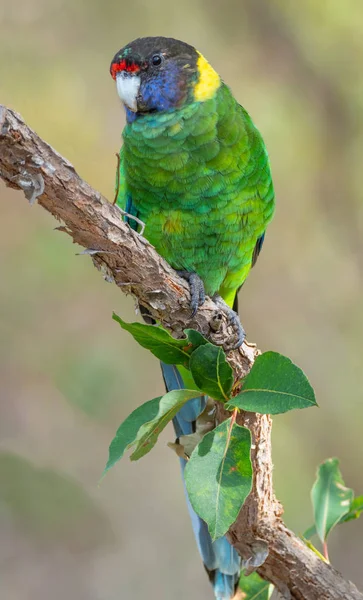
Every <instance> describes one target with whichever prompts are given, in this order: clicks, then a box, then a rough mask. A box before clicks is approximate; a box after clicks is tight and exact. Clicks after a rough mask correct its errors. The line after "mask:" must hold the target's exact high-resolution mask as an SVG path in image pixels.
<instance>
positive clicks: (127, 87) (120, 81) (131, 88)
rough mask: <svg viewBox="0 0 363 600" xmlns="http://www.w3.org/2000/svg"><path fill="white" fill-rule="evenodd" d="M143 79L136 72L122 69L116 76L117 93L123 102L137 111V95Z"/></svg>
mask: <svg viewBox="0 0 363 600" xmlns="http://www.w3.org/2000/svg"><path fill="white" fill-rule="evenodd" d="M140 83H141V79H140V77H139V75H137V74H135V73H128V72H126V71H121V72H120V73H118V74H117V76H116V87H117V93H118V95H119V96H120V99H121V102H123V103H124V104H125V106H127V107H128V108H129V109H130V110H132V111H133V112H137V96H138V93H139V89H140Z"/></svg>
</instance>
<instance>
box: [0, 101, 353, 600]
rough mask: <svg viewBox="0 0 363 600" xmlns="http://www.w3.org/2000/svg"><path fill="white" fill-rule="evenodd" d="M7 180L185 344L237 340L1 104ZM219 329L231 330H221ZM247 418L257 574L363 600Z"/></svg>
mask: <svg viewBox="0 0 363 600" xmlns="http://www.w3.org/2000/svg"><path fill="white" fill-rule="evenodd" d="M0 177H1V178H2V179H3V180H4V181H5V183H6V184H7V185H8V186H10V187H13V188H16V189H21V190H23V192H24V194H25V196H26V198H27V199H28V201H29V202H31V203H34V202H35V201H37V202H38V203H39V204H40V205H41V206H43V208H45V209H46V210H48V211H49V212H50V213H51V214H52V215H54V217H55V218H56V219H58V220H59V221H61V223H62V224H61V225H60V227H59V229H60V230H61V231H64V232H66V233H68V234H69V235H71V237H72V238H73V240H74V242H76V243H77V244H80V245H81V246H83V247H84V248H85V249H86V250H85V252H86V253H88V254H90V256H91V258H92V260H93V262H94V263H95V265H96V266H97V268H98V269H100V270H101V272H102V273H103V275H104V277H105V278H106V279H108V280H109V281H114V282H115V284H116V285H118V286H119V287H120V289H121V290H122V291H123V292H126V293H132V294H133V295H134V296H135V297H136V298H137V300H138V301H139V303H140V304H142V305H143V306H145V307H146V308H148V310H149V311H150V313H151V314H152V315H153V316H154V317H155V318H156V319H158V320H160V322H161V323H162V324H163V325H164V326H165V327H167V328H168V329H170V330H171V331H172V332H173V334H174V335H176V336H179V337H180V336H182V332H183V329H185V328H187V327H193V328H195V329H199V331H201V332H202V333H203V334H205V335H207V336H209V337H210V338H211V339H212V340H214V341H216V340H218V341H219V342H221V341H223V340H224V341H227V340H228V337H229V336H230V333H231V332H230V331H229V330H228V326H227V321H226V319H225V317H224V316H223V315H221V313H220V309H219V308H218V307H217V306H216V305H215V304H214V303H213V302H212V301H211V300H209V299H208V300H207V301H206V302H205V304H204V305H203V306H202V307H201V308H200V310H198V313H197V315H196V316H195V317H194V318H193V319H191V318H190V309H189V300H190V298H189V290H188V286H187V284H186V282H185V281H183V280H182V279H180V278H179V277H178V275H177V274H176V273H175V271H174V270H173V269H172V268H171V267H170V266H169V265H168V264H167V263H166V262H165V261H164V260H163V259H162V258H161V257H160V256H159V255H158V254H157V253H156V251H155V250H154V248H153V247H152V246H151V245H150V244H149V243H148V242H147V241H146V240H145V239H144V238H142V237H141V236H140V235H138V234H136V233H135V232H134V231H132V230H131V229H130V228H129V227H128V226H127V225H125V224H124V223H123V222H122V220H121V214H120V211H119V209H118V208H117V207H115V206H112V205H111V204H110V203H109V202H107V200H105V199H104V198H102V196H101V195H100V194H99V193H98V192H96V191H95V190H93V189H92V188H91V187H90V186H89V185H88V184H87V183H86V182H85V181H83V180H82V179H81V178H80V177H79V176H78V175H77V173H76V171H75V169H74V168H73V166H72V165H71V164H70V163H69V162H68V161H67V160H66V159H64V158H63V157H62V156H60V155H59V154H58V153H57V152H56V151H55V150H53V148H51V146H49V145H48V144H47V143H46V142H44V141H43V140H42V139H41V138H39V136H38V135H37V134H36V133H35V132H34V131H32V130H31V129H30V128H29V127H28V126H27V125H26V124H25V123H24V122H23V120H22V119H21V117H20V116H19V115H17V114H16V113H15V112H13V111H12V110H10V109H8V108H6V107H4V106H0ZM216 323H221V325H220V327H219V328H218V330H217V332H216V331H215V329H216ZM257 354H258V350H257V349H256V348H255V346H253V345H250V344H247V343H244V344H243V346H242V348H241V349H239V350H235V351H232V352H230V353H229V354H228V360H229V362H230V364H231V365H232V367H233V369H234V373H235V377H236V379H237V378H239V377H241V375H245V374H246V373H247V372H248V370H249V369H250V368H251V366H252V364H253V361H254V358H255V357H256V355H257ZM218 406H219V408H218V410H219V418H220V419H223V418H224V417H225V416H226V415H225V414H224V413H223V408H222V406H221V405H218ZM238 419H239V422H240V423H241V424H244V425H246V426H247V427H248V428H249V429H250V430H251V432H252V438H253V456H252V459H253V466H254V483H253V490H252V492H251V494H250V496H249V497H248V499H247V501H246V503H245V505H244V506H243V508H242V510H241V512H240V514H239V517H238V519H237V521H236V523H235V524H234V525H233V526H232V527H231V529H230V532H229V535H230V538H231V541H232V543H233V544H234V545H235V546H236V548H237V549H238V551H239V552H240V554H241V556H242V557H243V558H244V560H245V565H246V568H247V570H253V569H254V568H257V570H258V572H259V573H260V575H261V576H262V577H263V578H265V579H266V580H268V581H270V582H271V583H273V584H274V585H275V586H276V588H277V589H278V590H279V591H280V593H281V595H282V596H283V597H284V598H291V599H296V600H303V599H305V600H348V599H349V600H363V594H361V593H360V592H359V591H358V590H357V588H356V587H355V586H354V585H353V584H352V583H350V582H349V581H346V580H345V579H344V578H343V577H342V575H341V574H340V573H338V572H337V571H336V570H335V569H334V568H333V567H332V566H331V565H329V564H327V563H326V562H324V561H322V560H321V559H320V558H319V557H318V556H317V555H316V554H314V552H312V551H311V550H310V549H309V548H307V547H306V546H305V544H304V543H303V542H302V541H301V540H300V539H299V538H298V537H297V536H296V535H295V534H293V533H292V532H291V531H289V530H288V529H287V528H286V527H285V525H284V523H283V522H282V520H281V515H282V507H281V505H280V504H279V503H278V501H277V500H276V498H275V495H274V492H273V485H272V460H271V426H272V421H271V418H270V417H269V416H266V415H258V414H252V413H244V414H241V415H239V417H238Z"/></svg>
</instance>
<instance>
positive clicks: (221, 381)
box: [189, 342, 233, 401]
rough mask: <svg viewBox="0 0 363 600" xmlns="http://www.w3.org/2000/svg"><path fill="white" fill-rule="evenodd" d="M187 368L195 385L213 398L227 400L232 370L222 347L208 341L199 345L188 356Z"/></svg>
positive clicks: (230, 387) (231, 382) (231, 381)
mask: <svg viewBox="0 0 363 600" xmlns="http://www.w3.org/2000/svg"><path fill="white" fill-rule="evenodd" d="M189 369H190V372H191V374H192V376H193V379H194V381H195V383H196V384H197V386H198V387H199V388H200V389H201V390H203V392H205V393H206V394H208V396H210V397H211V398H213V399H214V400H222V401H225V400H228V399H229V397H230V393H231V389H232V385H233V371H232V369H231V367H230V365H229V364H228V362H227V361H226V355H225V353H224V352H223V350H222V348H220V347H219V346H214V345H213V344H210V343H209V342H208V343H207V344H205V345H202V346H199V348H197V349H196V350H194V352H192V355H191V357H190V361H189Z"/></svg>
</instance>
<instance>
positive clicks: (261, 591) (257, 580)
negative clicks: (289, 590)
mask: <svg viewBox="0 0 363 600" xmlns="http://www.w3.org/2000/svg"><path fill="white" fill-rule="evenodd" d="M239 587H240V588H241V590H242V591H243V592H244V594H245V595H244V596H243V600H269V598H270V597H271V595H272V592H273V589H274V586H273V585H271V584H270V583H268V581H265V580H264V579H262V578H261V577H260V576H259V575H258V574H257V573H256V572H254V573H251V575H248V576H246V575H244V574H243V573H241V576H240V579H239Z"/></svg>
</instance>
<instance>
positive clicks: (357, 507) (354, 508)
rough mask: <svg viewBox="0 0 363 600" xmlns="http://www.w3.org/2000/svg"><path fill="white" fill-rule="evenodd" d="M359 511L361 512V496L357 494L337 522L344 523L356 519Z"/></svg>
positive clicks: (362, 507)
mask: <svg viewBox="0 0 363 600" xmlns="http://www.w3.org/2000/svg"><path fill="white" fill-rule="evenodd" d="M361 512H363V496H357V498H354V500H352V502H351V504H350V507H349V511H348V512H347V514H346V515H344V516H343V517H342V518H341V519H340V521H339V523H345V522H346V521H352V520H353V519H358V518H359V517H360V514H361Z"/></svg>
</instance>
